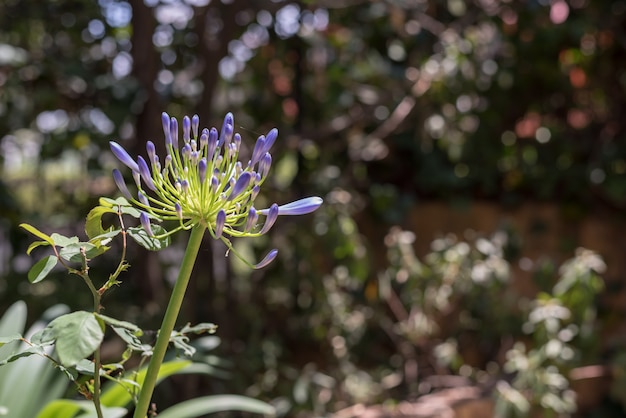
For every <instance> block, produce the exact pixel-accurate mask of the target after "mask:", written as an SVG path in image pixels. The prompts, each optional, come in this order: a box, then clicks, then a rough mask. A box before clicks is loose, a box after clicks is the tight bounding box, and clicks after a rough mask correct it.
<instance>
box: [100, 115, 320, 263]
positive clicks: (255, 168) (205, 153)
mask: <svg viewBox="0 0 626 418" xmlns="http://www.w3.org/2000/svg"><path fill="white" fill-rule="evenodd" d="M161 122H162V125H163V133H164V135H165V149H166V153H167V155H166V156H165V158H164V159H163V160H162V161H163V165H161V163H160V161H161V160H160V159H159V156H158V155H157V154H156V147H155V146H154V144H153V143H152V142H150V141H148V142H147V144H146V150H147V154H148V160H147V161H146V160H145V159H144V158H143V157H142V156H138V157H137V160H136V161H135V160H133V159H132V157H130V155H129V154H128V153H127V152H126V151H125V150H124V148H123V147H122V146H121V145H119V144H118V143H116V142H113V141H111V142H110V145H111V151H112V152H113V154H114V155H115V156H116V157H117V158H118V159H119V160H120V161H121V162H122V163H124V164H125V165H126V166H127V167H128V168H130V169H131V171H132V174H133V178H134V180H135V184H136V185H137V187H138V188H139V192H138V195H137V198H134V197H133V196H132V195H131V193H130V192H129V191H128V188H127V187H126V184H125V183H124V181H123V178H122V174H121V173H120V171H119V170H117V169H115V170H114V171H113V178H114V180H115V183H116V185H117V186H118V188H119V189H120V191H121V192H122V194H123V195H124V196H125V197H126V198H127V199H128V200H129V201H131V202H132V203H133V204H134V205H136V206H137V207H139V208H140V209H141V210H142V211H143V213H142V216H141V218H140V220H141V224H142V225H143V227H144V228H145V229H146V231H147V232H148V234H149V235H151V236H152V228H151V227H150V220H151V219H153V220H162V221H168V220H172V221H177V222H178V223H179V224H178V227H176V228H174V229H172V230H170V231H169V232H167V233H165V234H164V235H170V234H173V233H175V232H177V231H180V230H182V229H190V228H192V227H193V226H194V225H198V224H200V225H203V226H205V227H206V228H207V229H208V230H209V233H210V234H211V236H212V237H213V238H215V239H221V240H222V241H223V242H224V243H225V244H226V245H227V246H228V248H229V250H230V251H231V252H233V253H234V254H236V255H238V254H237V252H236V251H235V250H234V249H233V246H232V243H231V241H230V239H229V238H230V237H256V236H260V235H263V234H265V233H267V232H268V231H269V230H270V228H271V227H272V225H273V224H274V223H275V222H276V219H277V218H278V216H279V215H303V214H307V213H310V212H313V211H314V210H316V209H317V208H318V207H319V206H320V205H321V204H322V199H321V198H319V197H309V198H305V199H301V200H298V201H295V202H291V203H288V204H286V205H282V206H278V205H277V204H276V203H274V204H273V205H271V206H270V207H269V208H267V209H260V210H257V209H256V208H255V207H254V201H255V199H256V197H257V195H258V194H259V191H260V189H261V186H262V185H263V183H264V182H265V180H266V178H267V174H268V172H269V169H270V166H271V162H272V157H271V154H270V149H271V147H272V145H273V144H274V142H275V141H276V138H277V137H278V130H277V129H272V130H270V131H269V132H268V134H267V135H266V136H263V135H261V136H260V137H259V138H258V139H257V142H256V145H255V146H254V150H253V152H252V155H251V159H250V160H249V161H248V162H247V164H243V163H242V162H241V161H239V151H240V146H241V143H242V140H241V136H240V135H239V134H238V133H235V132H234V117H233V115H232V113H228V114H226V117H225V118H224V123H223V124H222V128H221V130H220V131H219V133H218V130H217V129H216V128H211V129H207V128H204V129H202V130H201V131H200V132H199V124H200V121H199V118H198V116H197V115H194V116H193V117H192V118H189V117H187V116H185V117H184V118H183V123H182V125H183V126H182V129H183V136H182V138H183V141H181V143H180V148H179V141H178V139H179V132H178V121H177V120H176V118H173V117H170V116H169V115H168V114H167V113H165V112H163V114H162V115H161ZM259 215H262V216H265V222H263V224H262V225H260V224H258V223H257V222H258V220H259ZM276 254H277V251H276V250H272V251H270V252H269V253H268V255H267V256H266V257H265V258H264V259H263V260H262V261H261V262H260V263H258V264H255V265H253V264H251V263H248V262H247V261H246V260H244V261H245V262H246V263H247V264H249V265H250V266H252V267H254V268H261V267H264V266H266V265H267V264H269V263H270V262H271V261H272V260H274V258H275V257H276Z"/></svg>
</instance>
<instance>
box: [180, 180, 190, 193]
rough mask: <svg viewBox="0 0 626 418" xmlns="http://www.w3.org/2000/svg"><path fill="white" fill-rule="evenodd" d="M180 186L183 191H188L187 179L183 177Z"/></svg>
mask: <svg viewBox="0 0 626 418" xmlns="http://www.w3.org/2000/svg"><path fill="white" fill-rule="evenodd" d="M180 187H182V189H183V192H185V193H187V192H188V191H189V182H188V181H187V180H185V179H183V180H182V181H181V182H180Z"/></svg>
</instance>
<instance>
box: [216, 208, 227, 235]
mask: <svg viewBox="0 0 626 418" xmlns="http://www.w3.org/2000/svg"><path fill="white" fill-rule="evenodd" d="M225 223H226V212H224V209H220V211H219V212H217V216H216V217H215V237H216V238H219V237H221V236H222V232H224V224H225Z"/></svg>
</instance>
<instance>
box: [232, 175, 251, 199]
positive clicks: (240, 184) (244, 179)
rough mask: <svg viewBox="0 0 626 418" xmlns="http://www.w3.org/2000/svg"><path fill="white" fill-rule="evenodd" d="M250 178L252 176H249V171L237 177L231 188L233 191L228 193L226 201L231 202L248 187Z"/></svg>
mask: <svg viewBox="0 0 626 418" xmlns="http://www.w3.org/2000/svg"><path fill="white" fill-rule="evenodd" d="M251 178H252V176H251V175H250V172H249V171H245V172H243V173H242V174H241V176H239V178H238V179H237V182H236V183H235V185H234V186H233V190H232V191H231V192H230V195H229V196H228V201H231V200H233V199H234V198H236V197H237V196H239V195H240V194H241V193H242V192H243V191H244V190H246V189H247V188H248V186H250V179H251Z"/></svg>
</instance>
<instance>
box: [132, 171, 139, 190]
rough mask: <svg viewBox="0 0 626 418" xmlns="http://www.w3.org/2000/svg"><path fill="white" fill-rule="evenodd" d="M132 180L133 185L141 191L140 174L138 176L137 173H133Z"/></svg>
mask: <svg viewBox="0 0 626 418" xmlns="http://www.w3.org/2000/svg"><path fill="white" fill-rule="evenodd" d="M133 180H135V185H136V186H137V187H138V188H140V189H141V174H139V171H133Z"/></svg>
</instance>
